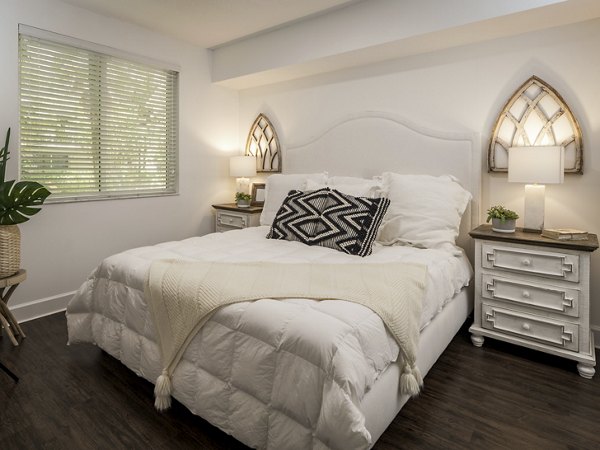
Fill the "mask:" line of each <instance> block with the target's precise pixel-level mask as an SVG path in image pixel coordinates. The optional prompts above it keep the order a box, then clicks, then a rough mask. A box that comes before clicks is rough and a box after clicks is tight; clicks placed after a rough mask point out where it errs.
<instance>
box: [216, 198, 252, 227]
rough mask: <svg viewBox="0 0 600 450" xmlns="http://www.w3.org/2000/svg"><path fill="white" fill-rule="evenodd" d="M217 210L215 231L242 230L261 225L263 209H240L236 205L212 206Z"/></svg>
mask: <svg viewBox="0 0 600 450" xmlns="http://www.w3.org/2000/svg"><path fill="white" fill-rule="evenodd" d="M212 207H213V208H215V211H216V214H215V231H218V232H223V231H229V230H241V229H242V228H248V227H257V226H258V225H260V213H261V212H262V207H260V206H249V207H247V208H240V207H238V206H237V205H236V204H235V203H223V204H220V205H212Z"/></svg>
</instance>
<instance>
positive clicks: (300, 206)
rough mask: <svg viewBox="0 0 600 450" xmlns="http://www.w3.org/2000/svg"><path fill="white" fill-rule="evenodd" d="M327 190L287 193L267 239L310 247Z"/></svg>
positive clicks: (325, 199)
mask: <svg viewBox="0 0 600 450" xmlns="http://www.w3.org/2000/svg"><path fill="white" fill-rule="evenodd" d="M328 194H329V189H327V188H325V189H319V190H316V191H308V192H302V191H299V190H296V189H293V190H291V191H289V193H288V195H287V197H286V198H285V200H284V201H283V203H282V205H281V207H280V208H279V211H277V214H276V216H275V219H274V220H273V225H271V229H270V230H269V233H268V234H267V239H285V240H286V241H299V242H302V243H304V244H308V245H311V243H312V240H313V236H314V235H315V232H316V230H317V226H318V223H319V217H320V215H321V212H322V211H323V210H324V209H325V204H326V202H327V197H328Z"/></svg>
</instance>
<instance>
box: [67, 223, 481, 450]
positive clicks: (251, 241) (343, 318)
mask: <svg viewBox="0 0 600 450" xmlns="http://www.w3.org/2000/svg"><path fill="white" fill-rule="evenodd" d="M266 233H267V228H266V227H257V228H248V229H245V230H240V231H231V232H228V233H222V234H211V235H207V236H203V237H198V238H191V239H187V240H184V241H180V242H168V243H164V244H160V245H156V246H153V247H143V248H138V249H133V250H129V251H127V252H123V253H120V254H118V255H114V256H112V257H110V258H107V259H106V260H104V261H103V262H102V264H101V265H100V266H99V267H98V268H97V269H96V270H94V272H93V273H92V274H91V275H90V277H89V278H88V280H87V281H86V282H85V283H84V284H83V285H82V286H81V288H80V289H79V291H78V292H77V294H76V295H75V296H74V298H73V299H72V300H71V302H70V303H69V306H68V308H67V319H68V327H69V342H70V343H75V342H91V343H96V344H98V345H99V346H100V347H101V348H103V349H104V350H105V351H107V352H108V353H110V354H111V355H113V356H114V357H115V358H118V359H119V360H121V361H122V362H123V363H124V364H125V365H127V366H128V367H129V368H130V369H132V370H133V371H134V372H136V373H137V374H138V375H140V376H142V377H144V378H146V379H147V380H150V381H154V380H156V378H157V376H158V375H159V374H160V372H161V364H160V355H159V352H158V347H157V345H156V343H155V342H156V339H155V336H156V332H155V328H154V325H153V323H152V321H151V319H150V316H149V312H148V309H147V305H146V301H145V299H144V295H143V290H144V279H145V276H146V273H147V270H148V267H149V265H150V263H151V261H153V260H157V259H167V258H179V259H185V260H190V261H193V260H211V261H257V260H258V261H275V262H281V263H289V262H311V261H319V262H321V263H345V264H346V263H359V264H368V263H370V262H379V263H381V262H389V261H401V262H411V263H421V264H426V265H427V266H428V285H427V288H426V293H425V302H424V305H423V314H422V317H421V328H423V327H424V326H426V325H427V323H428V322H429V321H430V320H431V319H432V318H433V316H434V315H435V314H436V312H437V311H439V310H441V308H442V307H443V305H444V304H445V303H446V302H447V301H448V300H450V299H451V298H452V297H453V295H454V294H455V292H457V291H459V290H460V289H461V288H462V287H463V286H464V285H465V284H467V283H468V281H469V279H470V277H471V269H470V266H469V264H468V262H467V261H466V258H457V257H454V256H452V255H450V254H447V253H444V252H442V251H436V250H420V249H414V248H410V247H376V248H375V249H374V252H373V254H372V255H371V256H369V257H367V258H359V257H353V256H349V255H346V254H344V253H340V252H337V251H334V250H331V249H327V248H323V247H307V246H305V245H303V244H300V243H297V242H287V241H278V240H269V239H265V238H264V236H265V234H266ZM232 282H234V280H232ZM397 357H398V347H397V344H396V342H395V340H394V339H393V338H392V337H391V335H390V334H389V333H388V332H387V331H386V329H385V327H384V325H383V322H382V321H381V319H380V318H379V317H378V316H377V315H376V314H374V313H373V312H372V311H371V310H369V309H367V308H365V307H363V306H361V305H358V304H354V303H349V302H344V301H334V300H331V301H321V302H318V301H314V300H308V299H289V300H284V301H275V300H269V299H264V300H259V301H255V302H246V303H239V304H234V305H230V306H226V307H223V308H221V309H220V310H219V311H218V312H217V313H215V314H214V315H213V316H212V317H211V319H210V320H209V321H208V322H207V323H206V325H205V326H204V327H203V328H202V329H201V331H200V332H199V333H198V335H197V336H196V337H195V338H194V339H193V341H192V343H191V344H190V346H189V347H188V349H187V351H186V352H185V354H184V356H183V358H182V360H181V362H180V364H179V365H178V366H177V369H176V370H175V372H174V374H173V396H174V397H175V398H176V399H178V400H179V401H180V402H182V403H183V404H185V405H186V406H187V407H188V408H189V409H190V410H191V411H192V412H194V413H195V414H198V415H200V416H202V417H203V418H205V419H206V420H208V421H209V422H211V423H212V424H214V425H216V426H217V427H219V428H221V429H222V430H223V431H225V432H227V433H229V434H232V435H233V436H234V437H236V438H237V439H239V440H240V441H242V442H244V443H245V444H247V445H249V446H251V447H256V448H269V449H286V448H303V449H311V448H312V449H326V448H330V449H354V448H356V449H361V448H368V447H369V446H370V445H371V444H372V442H371V439H370V434H369V432H368V431H367V429H366V428H365V426H364V417H363V415H362V413H361V411H360V409H359V408H358V406H357V405H358V404H359V402H360V400H361V399H362V398H363V396H364V395H365V393H366V392H367V391H368V390H369V388H370V387H371V386H372V385H373V383H374V382H375V380H376V379H377V377H378V375H379V374H380V373H381V372H382V371H383V370H385V368H386V367H387V366H388V365H389V364H390V363H392V362H393V361H395V360H396V358H397ZM148 403H149V407H150V405H151V403H152V399H151V398H149V399H148Z"/></svg>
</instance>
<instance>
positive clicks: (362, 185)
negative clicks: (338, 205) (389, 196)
mask: <svg viewBox="0 0 600 450" xmlns="http://www.w3.org/2000/svg"><path fill="white" fill-rule="evenodd" d="M325 187H328V188H331V189H336V190H338V191H340V192H341V193H342V194H346V195H352V196H353V197H367V198H377V197H380V193H381V181H379V180H368V179H366V178H355V177H330V178H329V179H328V180H327V183H317V182H315V181H313V180H307V182H306V190H308V191H314V190H316V189H323V188H325Z"/></svg>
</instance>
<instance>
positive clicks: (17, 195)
mask: <svg viewBox="0 0 600 450" xmlns="http://www.w3.org/2000/svg"><path fill="white" fill-rule="evenodd" d="M49 195H50V191H49V190H48V189H46V188H45V187H44V186H42V185H41V184H40V183H36V182H35V181H19V182H18V183H15V180H12V181H5V182H4V183H0V225H16V224H19V223H23V222H26V221H28V220H29V216H33V215H34V214H37V213H38V212H39V211H40V208H36V206H42V204H43V203H44V200H46V197H48V196H49Z"/></svg>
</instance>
